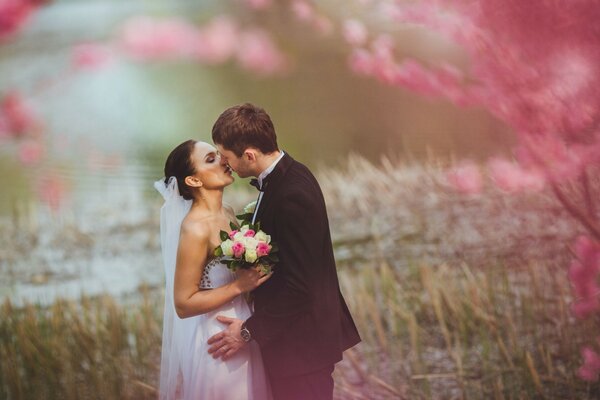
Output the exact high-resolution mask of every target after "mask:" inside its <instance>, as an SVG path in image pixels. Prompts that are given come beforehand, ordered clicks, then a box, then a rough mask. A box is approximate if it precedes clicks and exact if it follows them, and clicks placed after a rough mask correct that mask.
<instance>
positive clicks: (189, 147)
mask: <svg viewBox="0 0 600 400" xmlns="http://www.w3.org/2000/svg"><path fill="white" fill-rule="evenodd" d="M195 145H196V141H195V140H191V139H190V140H186V141H185V142H183V143H181V144H180V145H179V146H177V147H175V148H174V149H173V151H171V154H169V157H167V162H165V184H167V183H168V182H169V178H170V177H172V176H174V177H175V178H176V179H177V186H178V188H179V194H180V195H181V197H183V198H184V199H186V200H193V199H194V195H193V193H192V188H191V187H189V186H188V185H186V183H185V178H186V176H190V175H194V173H195V172H196V168H195V167H194V164H193V162H192V152H193V151H194V146H195Z"/></svg>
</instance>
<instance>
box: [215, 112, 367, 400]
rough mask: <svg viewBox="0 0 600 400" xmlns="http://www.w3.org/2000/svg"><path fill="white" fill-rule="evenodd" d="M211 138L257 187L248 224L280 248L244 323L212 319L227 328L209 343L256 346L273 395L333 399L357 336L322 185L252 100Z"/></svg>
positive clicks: (220, 122) (219, 347) (221, 349)
mask: <svg viewBox="0 0 600 400" xmlns="http://www.w3.org/2000/svg"><path fill="white" fill-rule="evenodd" d="M212 137H213V141H214V143H215V145H216V147H217V149H218V150H219V152H220V153H221V162H222V163H223V165H224V166H225V165H226V164H228V165H229V166H230V167H231V168H232V169H233V170H234V171H235V172H236V173H237V174H238V175H239V176H240V177H241V178H246V177H250V176H254V177H256V178H257V179H252V181H251V184H252V185H253V186H256V188H257V189H258V190H259V196H258V201H257V205H256V209H255V212H254V220H255V222H258V221H260V224H261V229H262V230H264V231H265V232H266V233H267V234H269V235H271V237H272V240H273V242H275V243H277V245H278V246H279V253H278V255H279V258H280V262H278V263H277V265H276V266H275V268H274V271H275V273H274V274H273V276H272V277H271V278H270V279H269V280H267V281H266V282H265V283H264V284H263V285H261V286H259V287H258V288H257V289H256V290H254V292H253V294H254V314H253V315H252V316H251V317H250V318H248V319H247V320H246V321H241V320H237V319H231V318H227V317H221V316H220V317H218V319H219V320H220V321H221V322H223V323H225V324H228V327H227V329H226V330H224V331H222V332H220V333H218V334H216V335H214V336H213V337H211V338H210V339H209V341H208V343H209V345H211V347H210V349H209V352H210V353H211V354H212V355H213V357H215V358H218V357H220V358H222V359H227V358H229V357H231V356H232V355H233V354H235V353H236V352H237V351H238V350H239V349H241V348H242V347H243V346H245V345H246V343H247V342H249V341H251V340H255V341H256V342H257V343H258V344H259V346H260V349H261V352H262V356H263V362H264V365H265V369H266V371H267V373H268V375H269V381H270V383H271V390H272V392H273V396H274V398H275V400H280V399H281V400H294V399H298V400H300V399H302V400H305V399H332V398H333V378H332V376H331V374H332V372H333V369H334V364H335V363H337V362H338V361H340V360H341V359H342V352H343V351H344V350H346V349H348V348H350V347H352V346H354V345H355V344H357V343H358V342H360V337H359V335H358V331H357V330H356V326H355V325H354V321H353V320H352V317H351V316H350V312H349V311H348V307H347V306H346V302H345V301H344V298H343V297H342V294H341V292H340V287H339V283H338V278H337V273H336V267H335V260H334V257H333V247H332V244H331V236H330V233H329V223H328V219H327V211H326V209H325V201H324V199H323V194H322V192H321V188H320V187H319V184H318V183H317V180H316V179H315V177H314V176H313V174H312V173H311V172H310V171H309V170H308V168H307V167H305V166H304V165H303V164H301V163H299V162H298V161H295V160H294V159H293V158H292V157H291V156H290V155H289V154H287V153H284V152H283V151H280V150H279V148H278V146H277V136H276V134H275V128H274V127H273V123H272V122H271V118H270V117H269V115H268V114H267V113H266V112H265V111H264V110H263V109H261V108H259V107H256V106H254V105H252V104H243V105H239V106H235V107H231V108H229V109H227V110H225V111H224V112H223V113H222V114H221V116H219V118H218V119H217V121H216V122H215V124H214V126H213V130H212Z"/></svg>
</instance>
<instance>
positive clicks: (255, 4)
mask: <svg viewBox="0 0 600 400" xmlns="http://www.w3.org/2000/svg"><path fill="white" fill-rule="evenodd" d="M243 1H244V3H245V4H246V5H247V6H248V7H250V8H253V9H255V10H262V9H265V8H267V7H270V6H271V4H272V1H271V0H243Z"/></svg>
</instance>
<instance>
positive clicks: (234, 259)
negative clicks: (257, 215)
mask: <svg viewBox="0 0 600 400" xmlns="http://www.w3.org/2000/svg"><path fill="white" fill-rule="evenodd" d="M253 205H254V204H253V203H250V204H249V205H248V206H246V207H245V208H244V214H241V215H237V216H236V217H237V218H238V219H241V220H242V222H241V225H240V226H239V227H238V226H236V225H235V224H234V223H230V226H231V232H229V233H227V232H225V231H221V232H220V237H221V244H220V245H219V246H217V248H216V249H215V251H214V254H215V256H217V257H220V256H224V258H223V262H224V263H225V264H226V265H227V268H229V269H230V270H232V271H235V270H237V269H238V268H253V267H256V266H259V267H260V268H261V269H262V270H263V272H264V273H269V272H270V271H271V268H272V267H273V265H274V264H275V263H277V262H278V261H279V257H277V254H275V253H277V251H278V248H277V245H276V244H275V243H271V236H269V235H267V234H266V233H265V232H263V231H261V230H260V223H258V224H252V223H251V222H250V220H249V218H248V215H249V216H250V218H251V217H252V209H251V207H252V206H253Z"/></svg>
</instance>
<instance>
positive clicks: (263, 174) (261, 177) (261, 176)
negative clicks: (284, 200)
mask: <svg viewBox="0 0 600 400" xmlns="http://www.w3.org/2000/svg"><path fill="white" fill-rule="evenodd" d="M280 153H281V154H279V157H277V159H276V160H275V161H273V163H272V164H271V165H269V167H268V168H267V169H265V170H264V171H263V172H261V173H260V174H259V175H258V178H256V179H257V180H258V185H259V186H260V188H261V189H262V183H263V180H264V179H265V178H266V177H267V176H268V175H269V174H270V173H271V172H273V170H274V169H275V166H276V165H277V163H278V162H279V161H281V159H282V158H283V155H284V154H285V153H284V152H283V150H282V151H281V152H280ZM263 193H264V192H262V191H260V192H258V200H256V207H254V215H252V223H254V221H255V220H256V214H258V207H259V206H260V201H261V200H262V197H263Z"/></svg>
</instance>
